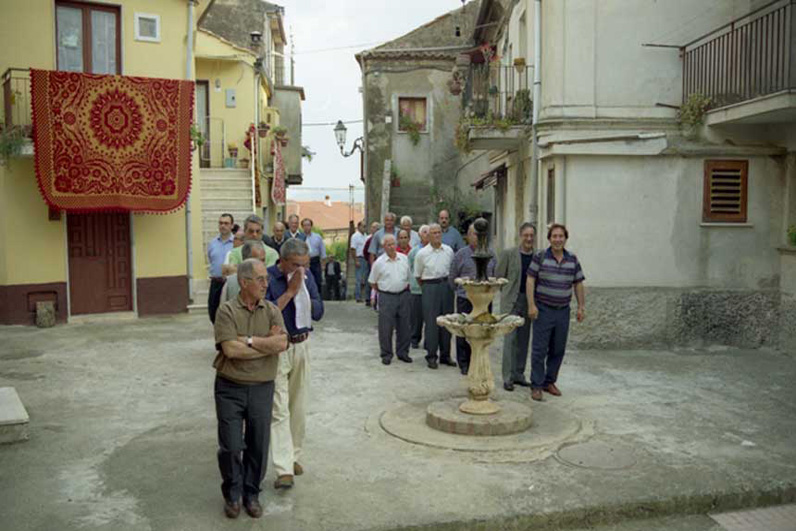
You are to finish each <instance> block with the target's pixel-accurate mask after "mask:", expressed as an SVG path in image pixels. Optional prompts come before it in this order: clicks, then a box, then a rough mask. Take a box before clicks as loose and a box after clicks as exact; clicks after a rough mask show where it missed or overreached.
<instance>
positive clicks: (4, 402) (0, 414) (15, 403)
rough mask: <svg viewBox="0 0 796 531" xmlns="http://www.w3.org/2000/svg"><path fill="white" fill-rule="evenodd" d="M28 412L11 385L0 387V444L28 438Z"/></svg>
mask: <svg viewBox="0 0 796 531" xmlns="http://www.w3.org/2000/svg"><path fill="white" fill-rule="evenodd" d="M29 420H30V417H28V412H27V411H25V406H23V405H22V401H21V400H20V399H19V395H18V394H17V390H16V389H14V388H13V387H0V444H6V443H14V442H18V441H26V440H28V436H29V434H28V422H29Z"/></svg>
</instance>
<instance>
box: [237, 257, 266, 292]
mask: <svg viewBox="0 0 796 531" xmlns="http://www.w3.org/2000/svg"><path fill="white" fill-rule="evenodd" d="M257 264H260V265H262V262H260V261H259V260H257V259H256V258H249V259H247V260H244V261H243V262H241V263H240V265H239V266H238V284H239V285H240V287H243V279H246V280H251V279H253V278H254V266H256V265H257Z"/></svg>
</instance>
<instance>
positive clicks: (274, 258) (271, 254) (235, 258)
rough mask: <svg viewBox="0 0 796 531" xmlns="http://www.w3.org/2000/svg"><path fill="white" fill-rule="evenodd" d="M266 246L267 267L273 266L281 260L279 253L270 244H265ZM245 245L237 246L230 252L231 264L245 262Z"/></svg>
mask: <svg viewBox="0 0 796 531" xmlns="http://www.w3.org/2000/svg"><path fill="white" fill-rule="evenodd" d="M263 247H265V267H271V266H272V265H274V264H275V263H277V262H278V261H279V253H278V252H276V251H275V250H274V248H273V247H271V246H269V245H263ZM242 253H243V246H242V245H241V246H240V247H235V248H234V249H232V250H231V251H230V252H229V261H228V263H229V264H230V265H240V264H242V263H243V254H242Z"/></svg>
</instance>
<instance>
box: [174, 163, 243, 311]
mask: <svg viewBox="0 0 796 531" xmlns="http://www.w3.org/2000/svg"><path fill="white" fill-rule="evenodd" d="M200 179H201V187H202V226H201V227H197V228H195V229H194V230H201V231H202V248H201V249H194V252H195V253H202V256H207V244H208V242H209V241H210V240H212V239H213V238H215V237H216V236H217V235H218V218H219V217H220V216H221V214H223V213H225V212H226V213H229V214H232V216H233V217H234V218H235V223H237V224H239V225H241V226H243V220H244V219H246V217H247V216H249V215H250V214H251V213H252V184H251V183H252V181H251V172H250V171H249V170H247V169H237V168H236V169H226V168H224V169H222V168H202V169H201V170H200ZM194 278H195V280H194V304H192V305H190V306H189V307H188V311H189V312H191V313H193V312H206V311H207V292H208V289H209V285H210V283H209V281H208V280H207V270H206V269H205V270H203V271H195V272H194Z"/></svg>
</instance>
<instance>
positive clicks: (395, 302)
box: [379, 290, 411, 360]
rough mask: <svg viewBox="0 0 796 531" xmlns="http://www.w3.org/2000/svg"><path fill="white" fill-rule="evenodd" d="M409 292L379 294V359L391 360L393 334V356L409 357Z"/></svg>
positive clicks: (381, 292)
mask: <svg viewBox="0 0 796 531" xmlns="http://www.w3.org/2000/svg"><path fill="white" fill-rule="evenodd" d="M409 300H410V293H409V291H408V290H407V291H404V292H403V293H399V294H395V293H387V292H384V291H380V292H379V347H380V350H381V357H382V358H384V359H388V360H389V359H392V355H393V349H392V336H393V331H394V332H395V354H396V355H397V356H398V357H400V358H403V357H406V356H408V355H409V336H410V333H411V328H410V323H409V308H410V306H409Z"/></svg>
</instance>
